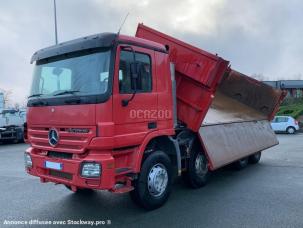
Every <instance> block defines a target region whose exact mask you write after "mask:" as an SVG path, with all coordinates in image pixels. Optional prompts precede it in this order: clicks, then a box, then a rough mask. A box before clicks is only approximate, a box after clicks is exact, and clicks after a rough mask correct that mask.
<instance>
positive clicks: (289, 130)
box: [286, 127, 296, 134]
mask: <svg viewBox="0 0 303 228" xmlns="http://www.w3.org/2000/svg"><path fill="white" fill-rule="evenodd" d="M286 132H287V133H288V134H295V133H296V129H295V128H294V127H288V128H287V129H286Z"/></svg>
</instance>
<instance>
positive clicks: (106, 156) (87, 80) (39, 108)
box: [25, 33, 175, 191]
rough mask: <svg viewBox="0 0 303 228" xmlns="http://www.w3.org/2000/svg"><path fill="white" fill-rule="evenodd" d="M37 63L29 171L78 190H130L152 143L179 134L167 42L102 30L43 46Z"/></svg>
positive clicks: (31, 102)
mask: <svg viewBox="0 0 303 228" xmlns="http://www.w3.org/2000/svg"><path fill="white" fill-rule="evenodd" d="M32 62H34V63H35V65H34V75H33V82H32V87H31V93H30V96H29V99H28V114H27V142H28V143H29V144H30V145H31V146H30V148H29V149H28V150H27V153H26V155H25V156H26V158H27V159H30V163H29V164H28V166H27V171H28V173H29V174H31V175H34V176H38V177H40V179H41V181H42V182H49V181H50V182H55V183H61V184H65V185H66V186H68V187H69V188H71V189H72V190H74V191H76V190H77V189H83V188H93V189H107V190H111V191H129V190H130V189H131V186H130V184H129V182H130V180H131V176H132V175H133V174H134V173H137V172H138V171H139V170H140V167H141V159H142V157H143V150H144V147H145V146H146V144H147V143H148V142H149V141H150V139H151V138H154V137H156V136H158V135H173V134H174V131H175V130H174V127H173V114H172V107H173V105H172V102H173V98H172V92H171V90H172V82H171V77H170V68H169V66H170V65H169V59H168V55H167V51H166V49H165V47H164V46H163V45H160V44H157V43H155V42H152V41H147V40H143V39H140V38H133V37H128V36H124V35H118V34H110V33H103V34H99V35H94V36H89V37H84V38H82V39H77V40H74V41H70V42H66V43H62V44H59V45H57V46H53V47H50V48H46V49H42V50H40V51H38V52H36V53H35V54H34V55H33V57H32ZM127 174H129V176H127ZM118 183H123V184H125V187H124V188H117V184H118ZM126 183H128V184H126Z"/></svg>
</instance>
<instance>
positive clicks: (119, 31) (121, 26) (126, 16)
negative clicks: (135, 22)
mask: <svg viewBox="0 0 303 228" xmlns="http://www.w3.org/2000/svg"><path fill="white" fill-rule="evenodd" d="M128 15H129V12H128V13H127V14H126V16H125V18H124V20H123V22H122V24H121V25H120V28H119V30H118V33H117V34H118V35H119V34H120V31H121V29H122V27H123V25H124V23H125V21H126V19H127V17H128Z"/></svg>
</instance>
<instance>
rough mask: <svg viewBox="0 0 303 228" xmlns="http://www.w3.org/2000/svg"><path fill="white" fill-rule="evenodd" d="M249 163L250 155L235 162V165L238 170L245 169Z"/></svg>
mask: <svg viewBox="0 0 303 228" xmlns="http://www.w3.org/2000/svg"><path fill="white" fill-rule="evenodd" d="M247 165H248V157H245V158H242V159H240V160H238V161H236V162H234V163H233V167H234V168H235V169H236V170H241V169H244V168H245V167H246V166H247Z"/></svg>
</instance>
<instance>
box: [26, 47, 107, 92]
mask: <svg viewBox="0 0 303 228" xmlns="http://www.w3.org/2000/svg"><path fill="white" fill-rule="evenodd" d="M109 66H110V50H108V49H107V50H105V51H98V52H95V53H91V54H84V55H83V54H82V55H76V56H75V55H74V56H72V57H70V58H64V59H62V58H60V59H58V58H57V59H54V60H53V61H48V62H46V61H40V62H39V61H38V62H37V64H36V66H35V69H34V75H33V83H32V88H31V93H30V97H53V96H56V97H64V96H74V95H81V96H85V95H100V94H105V93H106V92H107V90H108V81H109V80H108V77H109V68H110V67H109Z"/></svg>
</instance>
